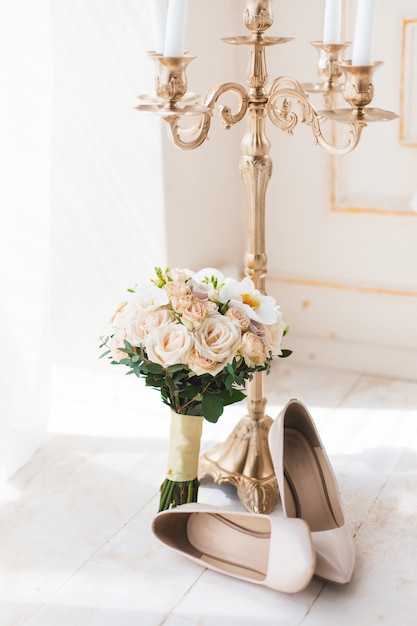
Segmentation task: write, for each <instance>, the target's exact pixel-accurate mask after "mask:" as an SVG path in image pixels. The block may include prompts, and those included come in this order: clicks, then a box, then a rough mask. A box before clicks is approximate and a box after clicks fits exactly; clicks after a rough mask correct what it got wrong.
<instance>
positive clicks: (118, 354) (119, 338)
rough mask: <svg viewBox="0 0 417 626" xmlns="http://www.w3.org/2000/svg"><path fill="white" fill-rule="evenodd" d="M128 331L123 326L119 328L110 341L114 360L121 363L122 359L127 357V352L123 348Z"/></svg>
mask: <svg viewBox="0 0 417 626" xmlns="http://www.w3.org/2000/svg"><path fill="white" fill-rule="evenodd" d="M125 339H126V333H125V331H124V329H123V328H119V329H118V330H117V331H116V332H115V333H114V335H113V336H112V337H111V339H110V341H109V348H110V352H111V355H112V358H113V361H116V363H120V361H121V360H122V359H126V358H127V354H126V352H122V350H121V348H124V347H125Z"/></svg>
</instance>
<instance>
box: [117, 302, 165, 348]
mask: <svg viewBox="0 0 417 626" xmlns="http://www.w3.org/2000/svg"><path fill="white" fill-rule="evenodd" d="M174 320H175V317H174V314H173V312H172V311H171V310H170V309H167V308H165V307H161V308H159V309H143V310H142V311H140V312H139V313H138V314H137V315H136V316H135V317H132V318H130V320H128V322H127V324H126V339H127V340H128V342H129V343H130V344H131V345H132V346H140V345H142V344H143V342H144V340H145V339H146V337H148V335H150V334H151V333H152V332H153V331H154V330H155V329H156V328H160V327H161V326H165V325H166V324H169V323H171V322H173V321H174Z"/></svg>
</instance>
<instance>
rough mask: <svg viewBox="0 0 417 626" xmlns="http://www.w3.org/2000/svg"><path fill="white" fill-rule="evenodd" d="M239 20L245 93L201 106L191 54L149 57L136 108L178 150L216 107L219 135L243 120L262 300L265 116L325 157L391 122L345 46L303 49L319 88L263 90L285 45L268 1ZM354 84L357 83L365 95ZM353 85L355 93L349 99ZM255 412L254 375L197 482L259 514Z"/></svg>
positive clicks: (231, 90) (268, 485) (265, 462)
mask: <svg viewBox="0 0 417 626" xmlns="http://www.w3.org/2000/svg"><path fill="white" fill-rule="evenodd" d="M243 21H244V24H245V26H246V28H247V29H248V30H249V31H250V34H249V35H247V36H238V37H229V38H226V39H224V41H225V43H228V44H231V45H239V46H247V47H248V50H249V62H248V69H247V75H246V81H247V87H244V86H242V85H240V84H238V83H225V84H223V85H219V86H216V87H213V88H211V89H209V90H208V92H207V94H206V96H205V97H204V98H203V100H202V102H197V96H195V95H193V94H188V92H187V85H186V68H187V65H188V63H189V61H190V60H191V57H186V56H185V57H180V58H177V59H176V58H171V59H169V61H163V60H162V59H161V57H160V56H159V57H158V55H153V56H154V57H155V61H156V67H157V76H156V85H157V96H156V97H155V96H141V101H142V102H141V104H139V106H138V107H137V108H138V110H142V111H148V112H151V113H155V114H158V115H161V116H162V117H163V119H164V120H165V121H166V122H167V124H168V126H169V135H170V138H171V141H172V143H173V144H174V145H176V146H177V147H179V148H181V149H183V150H191V149H194V148H197V147H198V146H200V145H201V144H202V143H203V142H204V141H205V140H206V139H207V138H208V134H209V130H210V124H211V121H212V119H213V112H214V107H215V106H217V108H219V113H220V119H221V122H222V124H223V126H224V127H225V128H230V127H231V126H232V125H234V124H236V123H238V122H240V121H241V120H242V119H243V118H246V133H245V135H244V137H243V140H242V157H241V160H240V164H239V167H240V174H241V177H242V179H243V182H244V184H245V189H246V200H247V247H246V254H245V259H244V265H245V274H246V275H247V276H250V277H251V278H252V279H253V281H254V283H255V286H256V288H257V289H259V290H260V291H261V292H262V293H265V282H266V275H267V255H266V250H265V196H266V188H267V185H268V182H269V179H270V178H271V175H272V160H271V157H270V156H269V149H270V142H269V140H268V138H267V136H266V133H265V122H266V120H267V119H269V121H270V122H272V124H273V125H274V126H276V127H277V128H278V129H280V130H282V131H285V132H287V133H288V134H292V133H293V131H294V129H295V127H296V126H297V125H298V124H299V123H305V124H307V125H308V126H309V127H310V129H311V131H312V133H313V135H314V138H315V140H316V142H317V143H318V144H319V145H320V146H321V147H322V148H323V149H324V150H326V152H328V153H329V154H333V155H343V154H347V153H349V152H351V151H352V150H354V148H355V147H356V146H357V144H358V142H359V139H360V137H361V133H362V130H363V128H364V127H365V126H366V125H367V123H368V122H373V121H383V120H389V119H393V118H394V117H396V115H395V114H393V113H390V112H387V111H380V110H379V109H368V108H367V106H368V104H369V103H370V102H371V100H372V96H373V87H372V88H370V87H369V85H371V75H372V73H373V70H374V69H375V64H374V65H372V66H369V67H364V68H362V69H361V71H360V72H359V71H356V70H352V69H351V68H350V66H349V64H347V65H346V64H343V62H342V60H341V54H342V52H343V51H344V49H345V48H346V47H347V46H348V45H349V44H348V43H347V42H346V43H342V44H330V45H329V44H323V43H322V42H313V45H314V46H315V47H316V49H317V50H318V51H319V59H318V75H319V77H320V79H323V82H322V83H319V84H317V83H315V84H314V85H313V86H311V85H310V86H308V85H307V86H303V85H301V84H300V83H299V82H298V81H296V80H295V79H294V78H291V77H288V76H280V77H279V78H277V79H275V80H273V81H272V84H271V85H270V87H269V88H268V90H267V89H266V83H267V80H268V73H267V67H266V57H265V51H266V48H268V47H269V46H275V45H278V44H285V43H286V42H288V41H290V39H288V38H282V37H267V36H266V35H265V32H266V30H267V29H268V28H270V26H271V25H272V23H273V12H272V0H246V8H245V10H244V14H243ZM342 72H343V73H344V74H345V76H347V79H346V80H345V82H346V83H349V85H350V87H349V88H348V86H346V88H345V89H344V90H341V89H340V87H339V84H338V81H339V78H340V77H341V75H342ZM364 85H365V86H366V85H367V88H366V92H367V93H366V96H365V95H364V93H363V91H364V90H365V87H364ZM368 87H369V88H368ZM358 88H359V92H360V93H359V96H358V95H357V94H356V93H355V89H358ZM361 90H362V91H361ZM314 91H317V92H319V93H322V94H323V96H324V110H323V111H317V110H316V109H315V107H314V106H313V105H312V103H311V102H310V98H309V95H308V92H314ZM340 91H342V95H343V96H344V97H345V98H346V101H347V104H348V105H349V107H350V108H349V109H348V108H345V109H339V110H333V104H334V101H335V95H336V94H337V93H338V92H340ZM226 93H227V94H232V95H233V96H234V97H235V100H236V109H235V110H234V111H232V110H231V109H230V107H229V106H220V107H219V106H218V102H219V100H220V99H221V97H222V95H223V94H226ZM293 103H296V105H297V106H298V107H299V113H298V114H297V113H296V112H295V111H294V110H293ZM184 116H192V118H193V119H194V118H195V121H194V123H193V124H192V125H191V127H190V125H189V124H188V125H187V126H186V127H184V128H183V127H182V126H181V121H182V119H183V117H184ZM326 119H331V120H334V121H336V122H340V123H341V125H342V126H344V127H345V128H346V131H347V140H346V141H345V142H344V143H342V144H341V145H336V144H334V143H333V142H334V134H333V133H332V132H331V133H330V135H331V139H330V140H327V139H326V138H325V136H324V134H323V129H322V124H323V122H325V121H326ZM265 406H266V399H265V394H264V373H260V372H257V373H255V376H254V378H253V380H252V381H251V382H250V383H249V385H248V399H247V408H248V415H247V416H245V417H244V418H242V419H241V421H240V422H239V423H238V424H237V426H236V427H235V429H234V430H233V431H232V433H231V434H230V435H229V437H228V438H227V439H226V441H225V442H223V443H221V444H219V445H217V446H215V447H214V448H213V449H212V450H210V451H209V452H207V453H206V454H203V455H202V456H201V457H200V468H199V477H200V478H201V477H203V476H205V475H209V476H211V477H212V478H213V479H214V481H215V482H217V483H219V484H221V483H230V484H232V485H234V486H235V487H236V488H237V492H238V495H239V498H240V500H241V502H242V504H243V505H244V506H245V507H246V508H247V509H248V510H249V511H253V512H257V513H269V512H270V511H271V510H272V509H273V508H274V506H275V504H276V503H277V500H278V497H279V493H278V486H277V481H276V477H275V473H274V469H273V465H272V461H271V456H270V453H269V448H268V430H269V427H270V425H271V423H272V420H271V418H270V417H268V416H266V415H265Z"/></svg>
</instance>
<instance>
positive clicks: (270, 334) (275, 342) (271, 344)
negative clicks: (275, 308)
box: [265, 312, 287, 356]
mask: <svg viewBox="0 0 417 626" xmlns="http://www.w3.org/2000/svg"><path fill="white" fill-rule="evenodd" d="M286 328H287V325H286V324H285V322H284V319H283V316H282V313H281V312H278V321H277V322H276V324H269V325H267V326H265V341H266V343H267V346H268V349H269V350H270V351H271V352H272V353H273V354H274V355H276V356H279V355H280V354H281V343H282V338H283V337H284V332H285V330H286Z"/></svg>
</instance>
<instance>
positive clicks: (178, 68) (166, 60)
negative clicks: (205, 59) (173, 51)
mask: <svg viewBox="0 0 417 626" xmlns="http://www.w3.org/2000/svg"><path fill="white" fill-rule="evenodd" d="M151 56H152V58H153V59H154V61H155V62H156V66H157V71H156V74H155V89H156V95H157V96H158V97H159V98H161V99H162V100H165V101H166V103H167V104H169V105H171V104H175V102H177V101H178V100H181V98H183V97H184V96H185V94H186V93H187V72H186V70H187V67H188V65H189V64H190V63H191V61H192V60H193V59H195V57H193V56H188V55H186V56H182V57H165V56H163V55H161V54H151Z"/></svg>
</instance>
